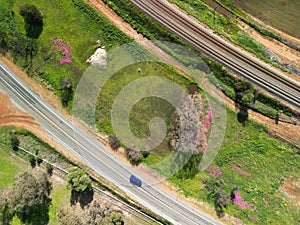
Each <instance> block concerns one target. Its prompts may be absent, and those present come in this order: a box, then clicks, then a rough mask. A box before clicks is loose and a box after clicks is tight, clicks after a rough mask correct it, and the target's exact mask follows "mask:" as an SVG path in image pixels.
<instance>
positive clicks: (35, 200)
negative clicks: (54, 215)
mask: <svg viewBox="0 0 300 225" xmlns="http://www.w3.org/2000/svg"><path fill="white" fill-rule="evenodd" d="M51 189H52V185H51V183H50V182H49V180H48V178H47V174H44V173H38V174H36V175H33V174H32V173H29V172H24V173H22V174H20V175H19V176H17V177H16V178H15V179H14V182H13V186H12V188H11V191H10V207H11V208H12V209H13V211H14V212H15V213H16V215H17V216H18V218H19V219H20V220H21V221H22V222H23V223H29V224H31V223H34V222H35V220H36V219H38V220H39V224H47V223H48V221H49V215H48V211H49V205H50V202H51V199H50V198H49V196H50V192H51Z"/></svg>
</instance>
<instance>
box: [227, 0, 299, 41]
mask: <svg viewBox="0 0 300 225" xmlns="http://www.w3.org/2000/svg"><path fill="white" fill-rule="evenodd" d="M230 6H233V7H236V8H241V9H242V10H244V11H246V12H247V13H249V14H251V15H253V16H255V17H257V18H259V19H261V20H263V21H264V22H266V23H267V24H270V25H271V26H273V27H275V28H278V29H279V30H282V31H284V32H286V33H288V34H290V35H293V36H295V37H297V38H300V30H299V20H300V2H299V1H297V0H280V1H279V0H243V1H241V0H231V4H230ZM283 18H284V19H283Z"/></svg>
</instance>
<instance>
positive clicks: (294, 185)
mask: <svg viewBox="0 0 300 225" xmlns="http://www.w3.org/2000/svg"><path fill="white" fill-rule="evenodd" d="M280 189H281V190H282V191H283V193H284V194H285V195H286V197H287V198H288V199H289V200H290V201H291V202H292V203H294V204H295V206H297V207H300V180H294V179H286V180H285V181H284V184H283V185H282V186H281V187H280Z"/></svg>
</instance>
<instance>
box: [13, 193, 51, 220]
mask: <svg viewBox="0 0 300 225" xmlns="http://www.w3.org/2000/svg"><path fill="white" fill-rule="evenodd" d="M50 205H51V199H50V198H49V199H48V200H47V201H46V202H45V203H44V204H43V205H40V206H39V207H38V208H36V209H34V210H32V211H31V213H29V214H28V215H23V214H19V215H17V216H18V218H19V219H20V220H21V222H22V223H23V224H38V225H47V224H48V223H49V220H50V217H49V207H50Z"/></svg>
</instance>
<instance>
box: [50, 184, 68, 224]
mask: <svg viewBox="0 0 300 225" xmlns="http://www.w3.org/2000/svg"><path fill="white" fill-rule="evenodd" d="M70 197H71V191H70V190H69V189H67V188H66V187H65V185H63V184H57V185H54V186H53V189H52V191H51V198H52V204H51V206H50V209H49V218H50V220H49V225H56V224H57V220H56V211H57V209H58V208H59V206H61V205H64V204H66V203H67V202H69V201H70Z"/></svg>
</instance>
